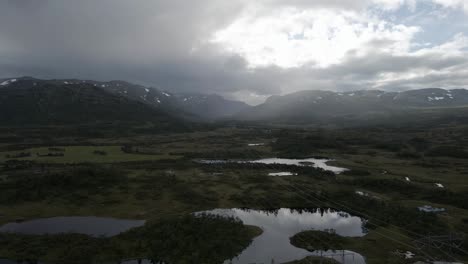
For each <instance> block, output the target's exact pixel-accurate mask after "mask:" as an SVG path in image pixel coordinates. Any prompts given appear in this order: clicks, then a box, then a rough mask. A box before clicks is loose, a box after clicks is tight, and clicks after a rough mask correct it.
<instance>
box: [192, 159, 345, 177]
mask: <svg viewBox="0 0 468 264" xmlns="http://www.w3.org/2000/svg"><path fill="white" fill-rule="evenodd" d="M329 161H332V160H330V159H315V158H309V159H281V158H268V159H259V160H247V161H245V160H244V161H241V160H197V162H199V163H202V164H213V165H216V164H226V163H256V164H280V165H291V166H301V167H314V168H320V169H323V170H325V171H331V172H333V173H336V174H339V173H342V172H344V171H347V170H348V169H346V168H341V167H336V166H331V165H328V164H327V162H329Z"/></svg>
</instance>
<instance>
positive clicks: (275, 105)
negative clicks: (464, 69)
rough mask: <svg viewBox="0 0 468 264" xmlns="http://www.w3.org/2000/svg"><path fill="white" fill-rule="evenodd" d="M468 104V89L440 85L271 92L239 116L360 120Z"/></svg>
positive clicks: (249, 118) (278, 119)
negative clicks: (398, 89)
mask: <svg viewBox="0 0 468 264" xmlns="http://www.w3.org/2000/svg"><path fill="white" fill-rule="evenodd" d="M465 106H468V90H464V89H455V90H444V89H438V88H430V89H420V90H410V91H405V92H384V91H378V90H364V91H354V92H343V93H339V92H331V91H321V90H315V91H301V92H296V93H292V94H287V95H284V96H271V97H270V98H268V99H267V100H266V101H265V103H263V104H261V105H258V106H255V107H252V108H250V109H248V110H246V111H243V112H242V113H240V114H238V115H236V116H235V119H238V120H246V121H263V122H281V123H314V124H329V123H340V122H341V123H360V122H367V121H378V120H385V119H389V118H390V117H396V116H403V117H404V115H405V114H413V113H417V112H418V111H423V110H425V111H426V112H427V110H429V109H433V110H437V109H447V108H454V107H465Z"/></svg>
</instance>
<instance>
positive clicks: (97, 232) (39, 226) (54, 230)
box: [0, 216, 145, 237]
mask: <svg viewBox="0 0 468 264" xmlns="http://www.w3.org/2000/svg"><path fill="white" fill-rule="evenodd" d="M144 224H145V221H144V220H121V219H115V218H104V217H94V216H90V217H78V216H74V217H52V218H42V219H36V220H31V221H26V222H22V223H8V224H6V225H3V226H1V227H0V232H3V233H20V234H30V235H44V234H61V233H78V234H85V235H90V236H96V237H99V236H106V237H110V236H115V235H118V234H120V233H122V232H125V231H127V230H129V229H131V228H134V227H139V226H142V225H144Z"/></svg>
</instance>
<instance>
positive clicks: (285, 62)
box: [212, 7, 420, 68]
mask: <svg viewBox="0 0 468 264" xmlns="http://www.w3.org/2000/svg"><path fill="white" fill-rule="evenodd" d="M258 8H259V7H256V8H255V9H250V10H249V11H248V12H246V13H245V14H244V15H243V16H242V17H241V18H239V19H238V20H236V21H235V22H234V23H232V24H231V25H229V26H228V27H227V28H225V29H222V30H220V31H218V32H216V33H215V35H214V37H213V39H212V41H213V42H214V43H217V44H220V45H221V46H223V47H224V48H225V49H226V50H227V51H230V52H233V53H238V54H240V55H242V56H243V57H245V58H246V59H247V61H248V63H249V66H250V67H262V66H269V65H276V66H279V67H283V68H291V67H301V66H303V65H309V66H315V67H328V66H330V65H332V64H338V63H340V62H341V61H342V59H343V58H344V57H345V56H346V54H347V53H349V52H351V51H357V52H358V54H360V55H365V54H367V53H368V52H369V51H370V50H373V51H374V52H375V49H379V50H381V51H383V52H389V53H403V52H406V51H407V50H408V49H409V47H410V45H411V39H412V38H413V36H414V34H415V33H417V32H418V31H419V30H420V29H419V28H418V27H411V26H405V25H397V24H393V23H390V22H388V21H385V20H382V19H379V18H377V17H375V16H373V15H372V14H369V13H358V12H353V11H344V10H333V9H314V10H310V9H309V10H301V9H297V8H278V9H277V10H274V11H273V12H271V13H270V15H268V16H261V17H256V16H255V15H256V14H257V13H258ZM372 43H374V44H375V45H372ZM381 44H385V45H381ZM363 46H365V47H367V48H368V49H370V50H368V49H360V47H363Z"/></svg>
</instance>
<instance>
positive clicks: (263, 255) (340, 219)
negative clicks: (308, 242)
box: [205, 208, 366, 264]
mask: <svg viewBox="0 0 468 264" xmlns="http://www.w3.org/2000/svg"><path fill="white" fill-rule="evenodd" d="M205 213H209V214H216V215H223V216H229V217H237V218H239V219H240V220H242V222H243V223H244V224H246V225H254V226H258V227H260V228H262V229H263V234H262V235H260V236H258V237H257V238H255V239H254V240H253V242H252V244H251V245H250V246H249V247H248V248H247V249H245V250H244V251H243V252H242V253H241V254H240V255H239V256H238V257H237V258H235V259H233V260H229V261H226V263H272V262H273V263H283V262H289V261H293V260H300V259H303V258H305V257H307V256H320V255H321V254H323V255H324V256H330V255H333V258H335V259H336V260H338V261H341V262H343V260H342V259H344V260H345V261H346V262H345V263H356V264H363V263H365V260H364V258H363V257H362V256H361V255H359V254H357V253H355V252H351V251H344V254H343V252H342V251H337V252H332V251H326V252H320V251H317V252H309V251H307V250H305V249H301V248H297V247H295V246H293V245H291V243H290V241H289V238H290V237H292V236H294V235H295V234H297V233H299V232H301V231H306V230H320V231H325V230H329V229H334V230H335V231H336V233H337V234H338V235H341V236H347V237H361V236H364V235H365V234H366V229H365V228H364V223H365V221H363V220H362V219H361V218H359V217H355V216H351V215H349V214H348V213H345V212H338V211H333V210H330V209H327V210H313V211H298V210H290V209H285V208H282V209H279V210H275V211H259V210H246V209H215V210H212V211H207V212H205ZM343 263H344V262H343Z"/></svg>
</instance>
